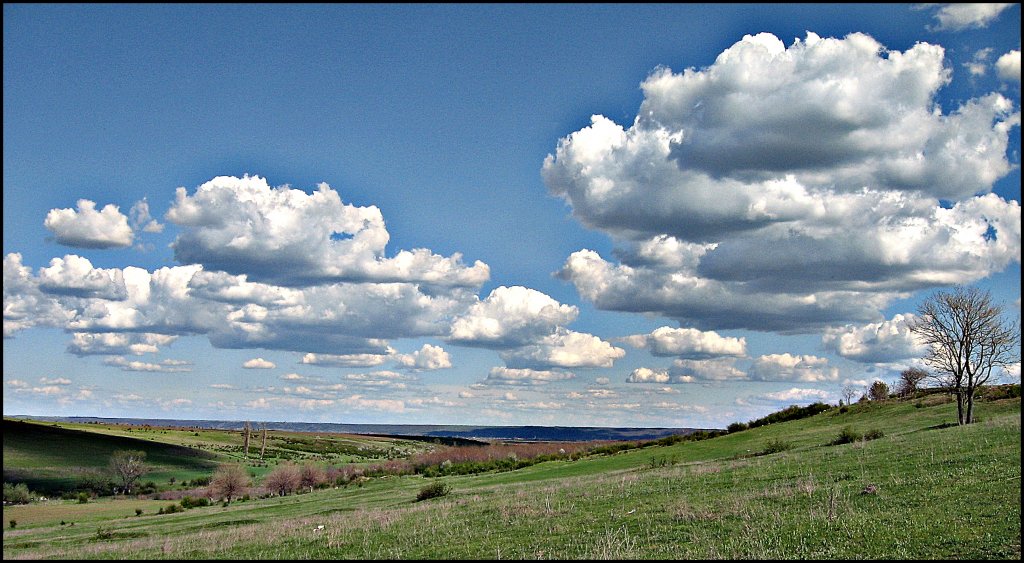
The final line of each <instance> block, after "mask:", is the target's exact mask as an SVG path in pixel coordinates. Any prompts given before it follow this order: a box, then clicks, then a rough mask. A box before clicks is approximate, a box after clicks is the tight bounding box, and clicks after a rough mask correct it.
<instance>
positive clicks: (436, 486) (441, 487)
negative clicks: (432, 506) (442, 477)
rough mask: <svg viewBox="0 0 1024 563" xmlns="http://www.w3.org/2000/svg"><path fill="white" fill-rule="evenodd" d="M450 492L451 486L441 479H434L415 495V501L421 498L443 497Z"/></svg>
mask: <svg viewBox="0 0 1024 563" xmlns="http://www.w3.org/2000/svg"><path fill="white" fill-rule="evenodd" d="M450 492H452V488H451V487H450V486H449V485H448V484H447V483H443V482H441V481H434V482H433V483H430V484H429V485H424V486H423V488H422V489H420V492H419V494H418V495H416V502H419V501H421V500H427V499H429V498H437V497H443V496H445V495H447V494H448V493H450Z"/></svg>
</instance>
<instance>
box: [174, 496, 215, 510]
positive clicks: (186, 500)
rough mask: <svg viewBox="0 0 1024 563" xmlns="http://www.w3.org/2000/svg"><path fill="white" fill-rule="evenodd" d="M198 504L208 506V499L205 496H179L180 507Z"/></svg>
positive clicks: (191, 506)
mask: <svg viewBox="0 0 1024 563" xmlns="http://www.w3.org/2000/svg"><path fill="white" fill-rule="evenodd" d="M200 506H210V499H208V498H206V497H198V498H192V497H190V496H188V495H186V496H184V497H182V498H181V507H182V508H197V507H200Z"/></svg>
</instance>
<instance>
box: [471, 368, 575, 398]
mask: <svg viewBox="0 0 1024 563" xmlns="http://www.w3.org/2000/svg"><path fill="white" fill-rule="evenodd" d="M574 377H576V376H575V375H574V374H572V373H570V372H567V371H554V370H534V369H514V368H507V367H495V368H491V371H490V372H488V374H487V379H485V380H484V381H483V383H484V384H486V385H545V384H547V383H551V382H552V381H564V380H567V379H573V378H574ZM506 395H511V394H510V393H507V394H506ZM510 400H514V399H510Z"/></svg>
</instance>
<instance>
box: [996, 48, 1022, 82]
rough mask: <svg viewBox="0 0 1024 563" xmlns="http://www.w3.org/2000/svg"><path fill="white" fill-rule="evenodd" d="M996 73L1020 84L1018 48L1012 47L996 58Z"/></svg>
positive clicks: (1006, 79)
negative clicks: (1012, 48)
mask: <svg viewBox="0 0 1024 563" xmlns="http://www.w3.org/2000/svg"><path fill="white" fill-rule="evenodd" d="M996 73H998V74H999V78H1002V79H1003V80H1005V81H1007V82H1016V83H1017V84H1020V49H1014V50H1013V51H1010V52H1009V53H1006V54H1005V55H1003V56H1001V57H999V59H998V60H996Z"/></svg>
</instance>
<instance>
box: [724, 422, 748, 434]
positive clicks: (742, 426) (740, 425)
mask: <svg viewBox="0 0 1024 563" xmlns="http://www.w3.org/2000/svg"><path fill="white" fill-rule="evenodd" d="M746 429H747V423H745V422H733V423H732V424H730V425H729V426H728V427H727V428H726V431H728V432H729V434H733V433H735V432H742V431H744V430H746Z"/></svg>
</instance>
